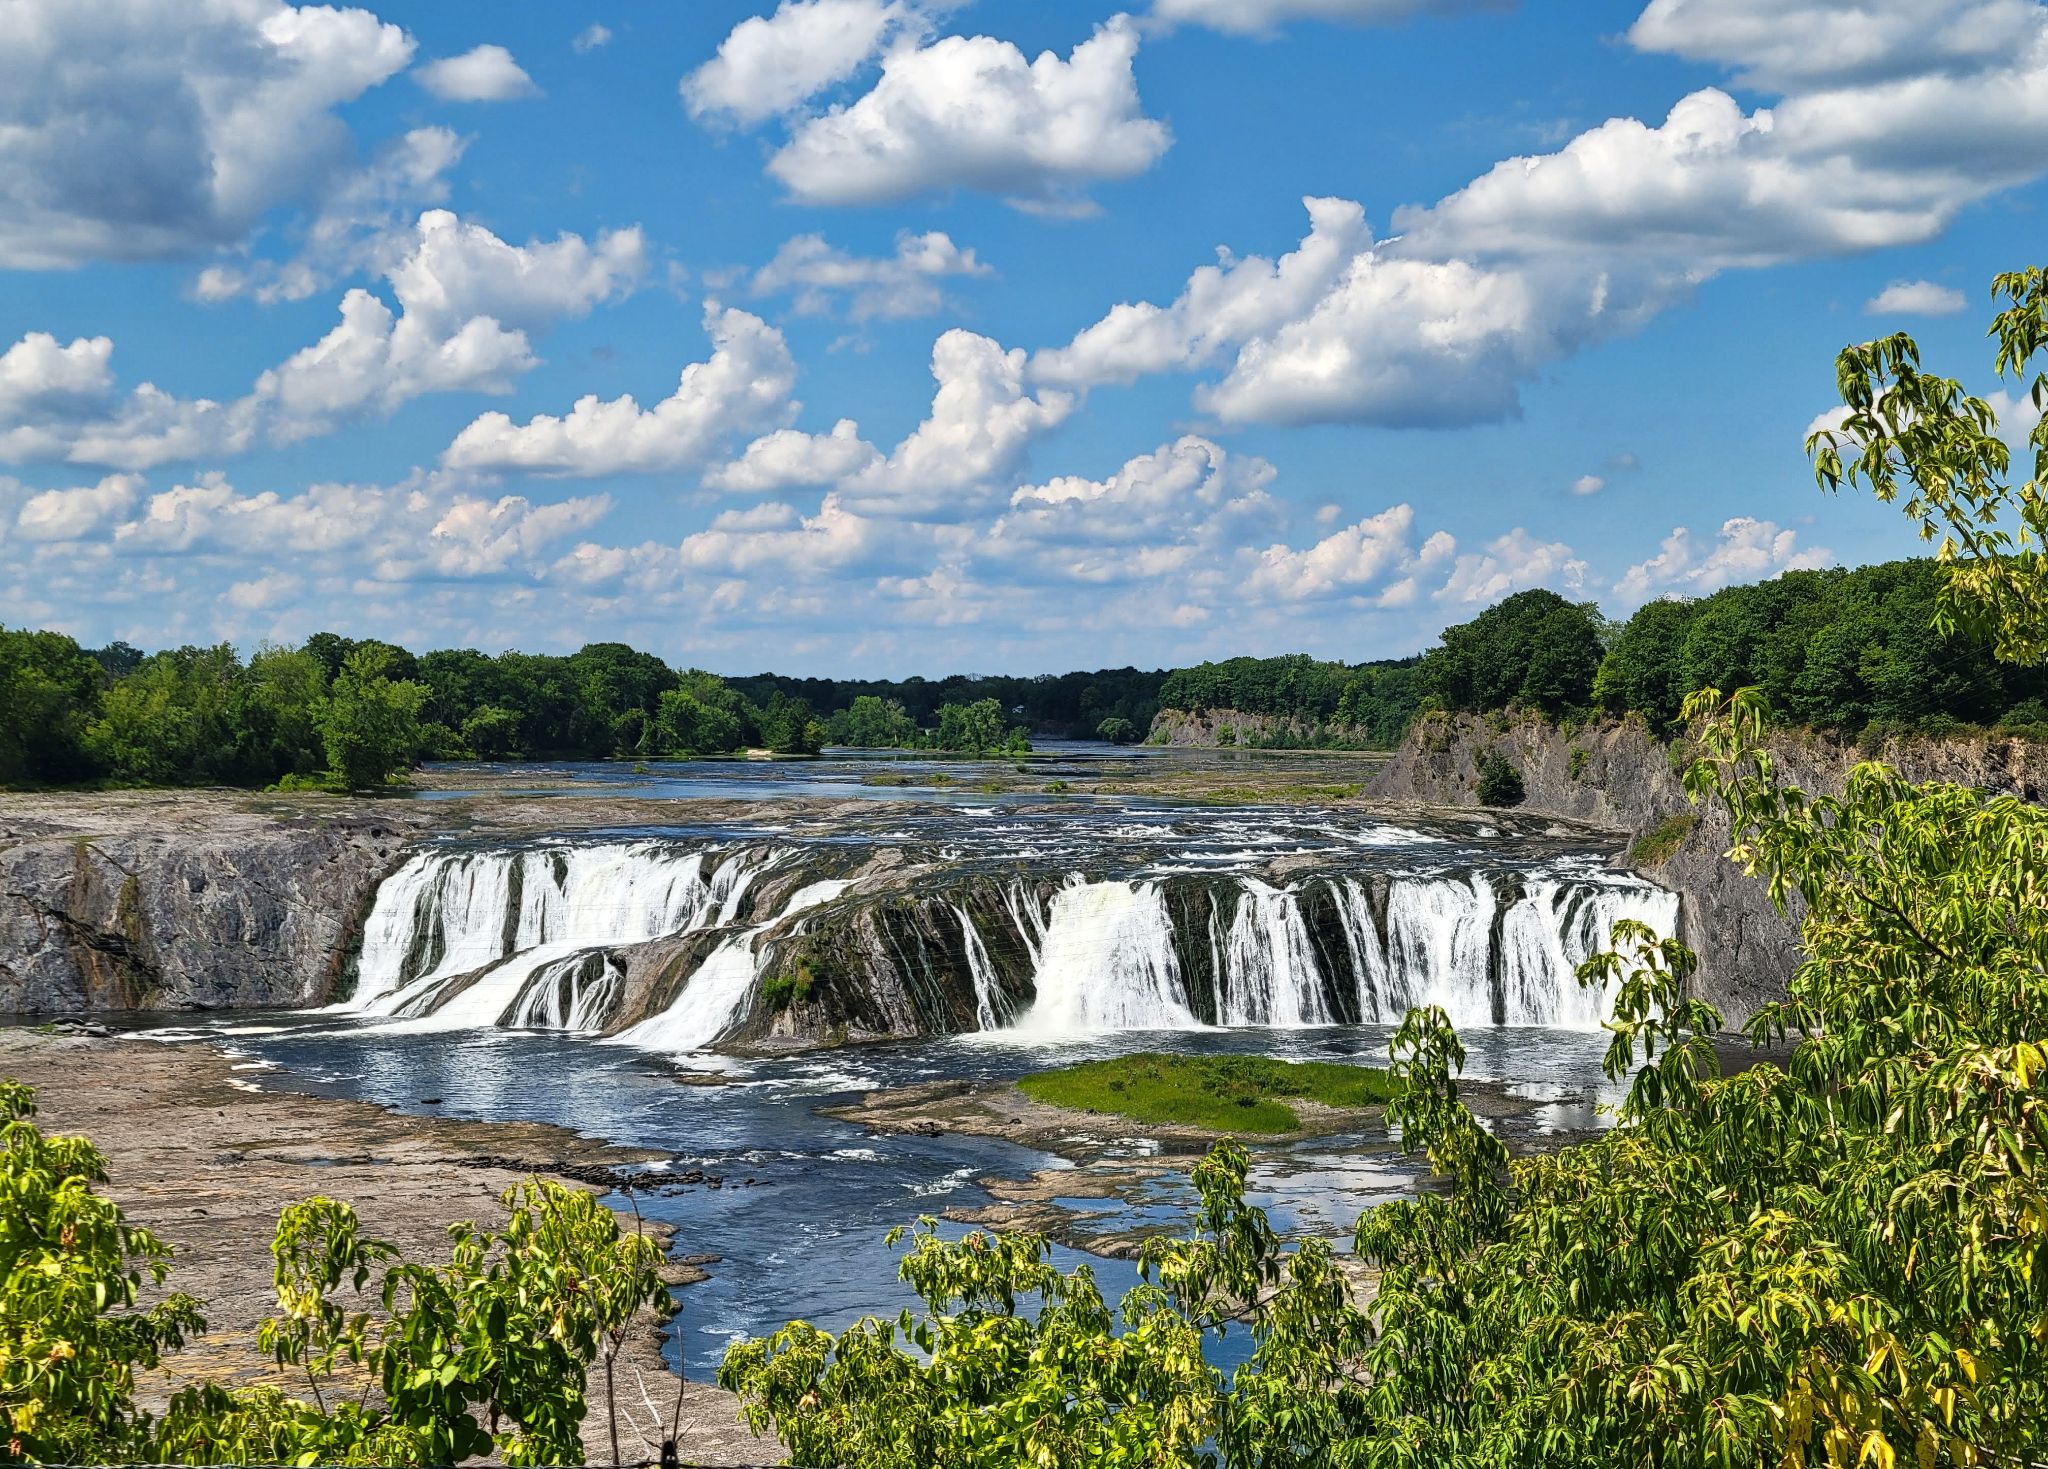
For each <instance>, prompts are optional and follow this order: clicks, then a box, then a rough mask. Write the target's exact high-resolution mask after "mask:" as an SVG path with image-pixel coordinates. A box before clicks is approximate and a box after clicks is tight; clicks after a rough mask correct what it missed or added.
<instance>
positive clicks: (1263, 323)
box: [1031, 198, 1372, 386]
mask: <svg viewBox="0 0 2048 1469" xmlns="http://www.w3.org/2000/svg"><path fill="white" fill-rule="evenodd" d="M1301 202H1302V206H1303V208H1305V209H1307V211H1308V218H1309V231H1308V234H1307V235H1305V236H1304V237H1303V238H1302V241H1301V243H1300V245H1299V246H1297V247H1296V248H1295V249H1294V250H1292V251H1290V252H1288V253H1287V254H1286V255H1283V256H1281V257H1280V258H1279V259H1278V260H1267V259H1266V258H1264V257H1263V256H1259V255H1248V256H1244V257H1242V258H1240V257H1238V256H1235V255H1232V254H1231V253H1229V252H1228V251H1224V250H1219V251H1218V252H1217V254H1218V256H1219V257H1220V258H1219V259H1218V261H1217V263H1216V264H1215V265H1205V266H1202V267H1201V268H1199V269H1198V270H1196V271H1195V272H1194V273H1193V274H1192V275H1191V276H1189V277H1188V283H1187V286H1186V288H1185V289H1184V290H1183V291H1182V292H1181V293H1180V295H1179V296H1178V297H1177V298H1176V299H1175V300H1174V301H1173V303H1172V304H1171V305H1169V306H1155V305H1152V304H1151V303H1150V302H1136V303H1125V304H1122V305H1119V306H1115V307H1112V308H1111V309H1110V311H1109V313H1108V314H1107V315H1106V316H1104V317H1103V318H1102V320H1101V321H1099V322H1097V323H1095V324H1094V325H1093V326H1090V327H1088V328H1086V329H1085V330H1083V331H1082V332H1080V333H1079V334H1078V335H1077V336H1075V338H1074V339H1073V341H1072V342H1070V343H1069V344H1068V345H1067V346H1065V347H1059V348H1052V349H1048V350H1046V351H1042V352H1039V353H1038V354H1037V355H1036V356H1035V357H1033V358H1032V362H1031V371H1032V375H1033V376H1034V377H1037V378H1038V379H1040V380H1041V381H1044V382H1052V383H1061V384H1070V385H1075V386H1093V385H1096V384H1100V383H1128V382H1133V381H1135V380H1136V379H1137V378H1139V377H1141V376H1145V375H1147V374H1150V373H1156V372H1165V371H1169V370H1174V369H1192V368H1198V367H1202V366H1204V365H1206V364H1207V363H1208V362H1210V361H1211V360H1212V359H1214V358H1215V356H1216V355H1217V354H1218V353H1219V352H1221V351H1223V350H1224V349H1225V348H1227V347H1230V346H1233V345H1235V344H1237V343H1239V342H1243V341H1246V340H1249V339H1252V338H1255V337H1258V336H1260V335H1261V334H1263V333H1267V332H1271V331H1273V330H1275V329H1276V328H1278V327H1280V326H1282V325H1284V324H1285V323H1287V322H1289V321H1292V320H1295V319H1297V318H1299V317H1300V316H1302V315H1303V314H1304V313H1306V312H1308V311H1309V310H1310V309H1312V308H1313V307H1314V306H1315V304H1316V302H1317V301H1319V300H1321V299H1322V297H1323V296H1324V295H1325V294H1326V293H1327V292H1328V291H1329V289H1330V288H1331V286H1332V285H1333V284H1334V283H1335V282H1336V280H1337V278H1338V277H1339V275H1340V274H1341V273H1342V272H1343V270H1344V268H1345V267H1346V266H1347V265H1348V264H1349V263H1350V262H1351V261H1352V260H1353V259H1355V258H1356V257H1357V256H1358V255H1359V254H1360V253H1361V252H1362V251H1364V250H1365V249H1366V248H1367V247H1369V246H1370V245H1371V244H1372V231H1371V230H1370V229H1368V228H1367V227H1366V223H1365V210H1364V209H1363V208H1361V207H1360V206H1359V205H1357V204H1355V203H1353V202H1351V201H1350V200H1348V199H1316V198H1308V199H1303V200H1302V201H1301Z"/></svg>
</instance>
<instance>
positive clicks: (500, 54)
mask: <svg viewBox="0 0 2048 1469" xmlns="http://www.w3.org/2000/svg"><path fill="white" fill-rule="evenodd" d="M413 77H414V79H415V80H416V81H418V82H419V84H420V85H421V86H423V87H425V88H426V89H427V90H428V91H429V92H432V93H433V94H434V95H435V96H436V97H439V98H440V99H441V100H442V101H443V102H517V101H519V100H521V99H522V98H526V97H538V96H539V95H540V88H539V87H536V86H535V85H534V84H533V78H532V77H530V76H528V75H527V74H526V71H525V69H524V68H523V67H521V66H520V65H519V63H518V62H516V61H514V60H513V59H512V53H511V52H510V51H507V50H506V49H505V48H504V47H503V46H494V45H483V46H477V47H475V48H473V49H471V50H468V51H465V52H463V53H462V54H461V55H460V56H444V57H442V58H441V59H440V60H439V61H430V62H428V63H427V64H426V65H424V66H422V67H420V68H419V69H418V70H417V71H415V72H414V73H413Z"/></svg>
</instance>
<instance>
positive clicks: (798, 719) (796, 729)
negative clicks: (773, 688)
mask: <svg viewBox="0 0 2048 1469" xmlns="http://www.w3.org/2000/svg"><path fill="white" fill-rule="evenodd" d="M755 727H756V728H757V729H758V730H759V731H760V735H761V743H762V744H763V745H765V746H767V747H768V748H769V749H770V750H772V751H774V752H775V753H776V754H778V755H815V754H817V753H818V751H820V750H821V749H823V748H824V747H825V738H826V729H825V726H824V723H823V722H822V721H821V720H819V719H818V717H817V716H816V715H815V714H813V713H812V712H811V706H810V705H809V704H807V703H805V702H804V701H803V700H802V699H796V698H791V697H790V696H789V695H788V694H784V693H776V694H773V695H771V696H770V697H769V700H768V703H767V704H766V706H764V707H763V708H762V709H761V710H760V711H759V712H758V713H757V714H756V715H755Z"/></svg>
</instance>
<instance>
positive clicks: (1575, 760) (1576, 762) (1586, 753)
mask: <svg viewBox="0 0 2048 1469" xmlns="http://www.w3.org/2000/svg"><path fill="white" fill-rule="evenodd" d="M1592 760H1593V752H1592V751H1591V750H1587V749H1584V748H1580V749H1576V750H1573V751H1572V758H1571V764H1570V765H1569V766H1568V767H1567V773H1568V774H1570V776H1571V778H1572V779H1573V780H1584V779H1585V777H1586V767H1587V766H1588V765H1589V764H1591V763H1592Z"/></svg>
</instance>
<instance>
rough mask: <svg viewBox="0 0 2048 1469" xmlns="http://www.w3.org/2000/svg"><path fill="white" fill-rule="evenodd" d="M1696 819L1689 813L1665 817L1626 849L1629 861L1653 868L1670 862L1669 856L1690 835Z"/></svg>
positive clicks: (1639, 865)
mask: <svg viewBox="0 0 2048 1469" xmlns="http://www.w3.org/2000/svg"><path fill="white" fill-rule="evenodd" d="M1698 819H1699V818H1698V817H1697V816H1696V815H1695V814H1694V813H1693V812H1691V811H1681V812H1679V813H1678V814H1677V815H1676V816H1667V817H1665V818H1664V819H1663V820H1662V821H1660V822H1658V823H1657V824H1656V825H1655V826H1653V827H1651V828H1650V829H1649V830H1648V831H1646V832H1644V833H1643V834H1642V835H1641V836H1639V837H1637V838H1636V842H1635V845H1634V846H1632V847H1630V848H1629V849H1628V856H1629V860H1630V861H1631V862H1633V863H1635V864H1636V865H1637V866H1638V867H1655V866H1657V865H1658V864H1660V863H1663V862H1668V861H1670V860H1671V854H1672V853H1674V852H1676V851H1677V850H1678V849H1679V847H1680V846H1681V845H1682V844H1683V843H1684V841H1685V839H1686V838H1687V837H1689V836H1691V835H1692V828H1693V823H1694V822H1695V821H1697V820H1698Z"/></svg>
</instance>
